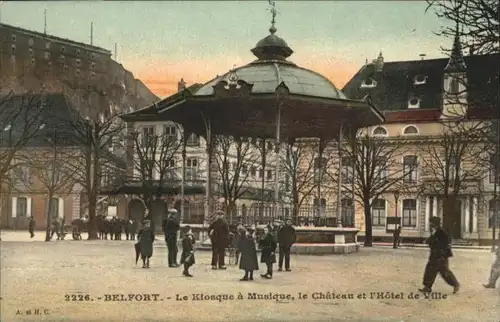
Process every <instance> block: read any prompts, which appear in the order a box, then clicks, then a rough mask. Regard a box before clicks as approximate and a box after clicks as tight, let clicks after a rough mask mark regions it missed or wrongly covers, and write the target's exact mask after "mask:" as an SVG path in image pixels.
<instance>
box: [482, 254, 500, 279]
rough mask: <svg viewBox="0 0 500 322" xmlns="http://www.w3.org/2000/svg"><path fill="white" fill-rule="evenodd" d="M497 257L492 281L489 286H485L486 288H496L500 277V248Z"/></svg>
mask: <svg viewBox="0 0 500 322" xmlns="http://www.w3.org/2000/svg"><path fill="white" fill-rule="evenodd" d="M496 256H497V258H496V259H495V262H493V265H491V272H490V279H489V280H488V283H487V284H484V285H483V286H484V287H485V288H495V287H496V284H497V280H498V278H499V277H500V247H499V248H497V250H496Z"/></svg>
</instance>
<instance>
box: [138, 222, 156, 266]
mask: <svg viewBox="0 0 500 322" xmlns="http://www.w3.org/2000/svg"><path fill="white" fill-rule="evenodd" d="M137 237H138V239H139V248H140V250H141V258H142V268H149V259H150V258H151V256H153V241H154V240H155V235H154V232H153V230H152V229H151V221H150V220H144V227H143V228H141V230H140V231H139V234H138V236H137Z"/></svg>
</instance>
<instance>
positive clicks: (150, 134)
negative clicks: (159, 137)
mask: <svg viewBox="0 0 500 322" xmlns="http://www.w3.org/2000/svg"><path fill="white" fill-rule="evenodd" d="M154 133H155V128H154V127H153V126H145V127H143V128H142V144H144V145H149V144H151V143H152V142H153V138H154Z"/></svg>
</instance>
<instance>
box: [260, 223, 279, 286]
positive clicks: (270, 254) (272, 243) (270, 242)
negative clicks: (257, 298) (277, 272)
mask: <svg viewBox="0 0 500 322" xmlns="http://www.w3.org/2000/svg"><path fill="white" fill-rule="evenodd" d="M259 246H260V248H261V249H262V254H261V257H260V262H261V263H266V266H267V272H266V274H261V276H262V277H264V278H267V279H271V278H273V264H274V263H276V254H275V252H276V246H278V245H277V243H276V240H275V239H274V236H273V234H272V227H271V226H267V227H266V228H264V238H262V239H261V240H260V242H259Z"/></svg>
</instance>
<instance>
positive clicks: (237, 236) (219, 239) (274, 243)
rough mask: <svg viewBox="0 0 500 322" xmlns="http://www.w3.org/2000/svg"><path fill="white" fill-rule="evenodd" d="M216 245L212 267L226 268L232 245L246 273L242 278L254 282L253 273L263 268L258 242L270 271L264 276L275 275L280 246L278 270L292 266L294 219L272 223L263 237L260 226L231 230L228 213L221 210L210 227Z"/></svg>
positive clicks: (263, 275) (240, 226) (237, 260)
mask: <svg viewBox="0 0 500 322" xmlns="http://www.w3.org/2000/svg"><path fill="white" fill-rule="evenodd" d="M208 232H209V236H210V241H211V244H212V269H214V270H216V269H221V270H225V269H226V266H225V252H226V248H227V247H229V246H230V244H232V246H233V247H234V248H235V250H236V257H237V259H236V263H238V262H239V268H240V269H241V270H243V271H244V272H245V275H244V276H243V277H242V278H241V281H252V280H253V272H254V271H257V270H259V260H258V257H257V245H258V246H259V248H260V249H261V257H260V262H261V263H264V264H266V268H267V270H266V273H265V274H261V276H262V277H263V278H266V279H271V278H272V277H273V265H274V264H275V263H276V249H277V248H278V245H279V261H278V271H283V261H284V262H285V270H286V271H287V272H289V271H291V269H290V251H291V247H292V245H293V243H295V241H296V234H295V228H293V226H292V221H291V220H290V219H288V220H286V221H285V225H284V226H282V227H273V226H271V225H268V226H266V227H265V228H264V234H263V236H258V235H257V231H256V227H255V226H251V227H247V228H245V227H244V226H243V225H242V224H239V225H238V226H237V229H236V232H234V233H233V234H232V233H231V232H230V229H229V225H228V223H227V222H226V221H225V219H224V214H223V213H222V212H221V213H218V214H217V218H216V220H215V221H214V222H213V223H212V224H211V225H210V226H209V228H208Z"/></svg>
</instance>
